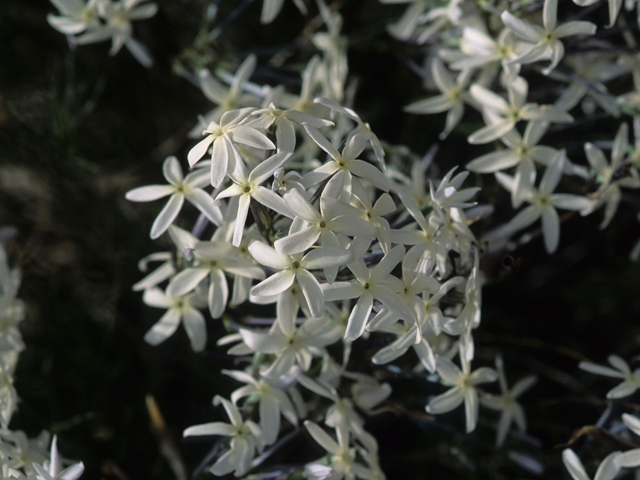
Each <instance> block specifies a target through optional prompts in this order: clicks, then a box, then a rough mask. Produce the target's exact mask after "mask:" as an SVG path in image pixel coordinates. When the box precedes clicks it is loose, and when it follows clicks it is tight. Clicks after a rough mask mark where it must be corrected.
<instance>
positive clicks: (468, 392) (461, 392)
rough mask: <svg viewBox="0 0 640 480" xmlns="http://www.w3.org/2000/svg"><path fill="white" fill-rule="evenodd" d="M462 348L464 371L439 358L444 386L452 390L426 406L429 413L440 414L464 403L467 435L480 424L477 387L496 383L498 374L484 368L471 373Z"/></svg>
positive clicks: (435, 398)
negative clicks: (481, 384)
mask: <svg viewBox="0 0 640 480" xmlns="http://www.w3.org/2000/svg"><path fill="white" fill-rule="evenodd" d="M462 350H463V349H462V346H461V347H460V363H461V364H462V371H461V370H460V369H459V368H458V367H457V366H455V365H454V364H453V363H452V362H451V360H449V359H447V358H444V357H438V358H437V359H436V369H437V371H438V375H440V378H442V383H443V384H444V385H448V386H451V387H452V388H451V389H449V390H447V391H446V392H445V393H443V394H441V395H438V396H437V397H434V398H432V399H431V401H430V402H429V404H428V405H427V406H426V410H427V413H431V414H439V413H445V412H450V411H451V410H453V409H455V408H457V407H458V406H459V405H460V404H461V403H463V402H464V409H465V415H466V418H467V433H469V432H472V431H473V430H475V428H476V423H477V422H478V391H477V390H476V389H475V386H476V385H478V384H480V383H486V382H494V381H495V380H496V379H497V378H498V373H497V372H496V371H495V370H493V369H492V368H488V367H482V368H479V369H478V370H476V371H475V372H473V373H471V366H470V365H469V361H468V360H467V358H466V355H465V354H463V351H462Z"/></svg>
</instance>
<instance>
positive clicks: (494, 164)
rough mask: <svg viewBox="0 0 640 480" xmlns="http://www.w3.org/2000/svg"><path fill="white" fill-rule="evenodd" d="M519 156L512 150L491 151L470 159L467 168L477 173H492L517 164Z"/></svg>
mask: <svg viewBox="0 0 640 480" xmlns="http://www.w3.org/2000/svg"><path fill="white" fill-rule="evenodd" d="M519 161H520V156H519V155H518V154H517V153H516V152H514V151H513V150H503V151H500V152H492V153H488V154H486V155H482V156H481V157H478V158H476V159H475V160H472V161H471V162H469V163H468V164H467V169H468V170H471V171H472V172H477V173H493V172H497V171H498V170H505V169H507V168H511V167H513V166H514V165H517V164H518V162H519Z"/></svg>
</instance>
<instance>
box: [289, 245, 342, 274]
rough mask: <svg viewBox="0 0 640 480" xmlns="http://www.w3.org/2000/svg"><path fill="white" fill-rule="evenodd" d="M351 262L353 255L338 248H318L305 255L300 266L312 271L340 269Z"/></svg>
mask: <svg viewBox="0 0 640 480" xmlns="http://www.w3.org/2000/svg"><path fill="white" fill-rule="evenodd" d="M352 261H353V253H352V252H351V251H349V250H347V249H345V248H340V247H320V248H315V249H313V250H312V251H310V252H309V253H307V254H306V255H305V256H304V257H302V260H301V262H300V264H301V265H302V266H303V268H306V269H309V270H313V269H316V268H327V267H340V266H342V265H346V264H348V263H350V262H352Z"/></svg>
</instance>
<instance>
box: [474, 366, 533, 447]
mask: <svg viewBox="0 0 640 480" xmlns="http://www.w3.org/2000/svg"><path fill="white" fill-rule="evenodd" d="M496 369H497V370H498V375H499V376H498V380H499V382H500V390H501V391H502V394H501V395H489V396H484V397H481V398H480V403H481V404H482V405H483V406H485V407H487V408H490V409H492V410H498V411H500V412H502V413H501V415H500V420H499V421H498V436H497V438H496V446H497V447H500V446H501V445H502V444H503V443H504V441H505V439H506V438H507V433H509V428H510V427H511V423H512V422H513V421H515V422H516V425H517V426H518V429H519V430H520V432H521V433H524V432H525V431H526V430H527V419H526V417H525V416H524V410H523V409H522V406H521V405H520V404H519V403H518V402H517V401H516V399H517V398H518V397H519V396H520V395H522V394H523V393H524V392H526V391H527V390H529V389H530V388H531V387H532V386H533V384H534V383H536V381H537V378H536V376H535V375H528V376H526V377H524V378H521V379H520V380H518V381H517V382H516V383H515V385H514V386H513V388H512V389H511V390H509V387H508V385H507V379H506V377H505V374H504V363H503V362H502V357H498V358H496Z"/></svg>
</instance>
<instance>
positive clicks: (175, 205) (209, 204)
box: [125, 157, 222, 239]
mask: <svg viewBox="0 0 640 480" xmlns="http://www.w3.org/2000/svg"><path fill="white" fill-rule="evenodd" d="M162 172H163V173H164V178H166V179H167V181H168V182H169V183H170V185H149V186H146V187H138V188H134V189H133V190H129V191H128V192H127V194H126V195H125V198H126V199H127V200H130V201H132V202H151V201H153V200H157V199H159V198H162V197H166V196H167V195H171V196H170V197H169V201H168V202H167V204H166V205H165V206H164V208H163V209H162V210H161V211H160V213H159V214H158V216H157V217H156V219H155V221H154V222H153V225H152V226H151V238H154V239H155V238H158V237H159V236H160V235H162V234H163V233H164V232H165V231H166V230H167V229H168V228H169V226H170V225H171V224H172V223H173V221H174V220H175V219H176V217H177V216H178V214H179V213H180V209H181V208H182V205H183V204H184V201H185V199H186V200H187V201H188V202H190V203H191V204H192V205H194V206H195V207H196V208H197V209H198V210H200V211H201V212H202V213H204V214H205V215H206V217H207V218H208V219H209V220H211V221H212V222H213V223H215V224H216V225H220V224H221V223H222V213H221V212H220V208H219V207H217V206H214V204H213V199H212V198H211V197H210V196H209V194H208V193H207V192H205V191H204V190H203V189H202V187H204V186H206V185H208V184H209V179H208V175H207V172H205V171H203V170H202V169H198V170H195V171H193V172H191V173H189V174H188V175H187V176H186V177H184V176H183V174H182V168H181V167H180V162H178V159H177V158H176V157H167V159H166V160H165V161H164V164H163V165H162Z"/></svg>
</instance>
